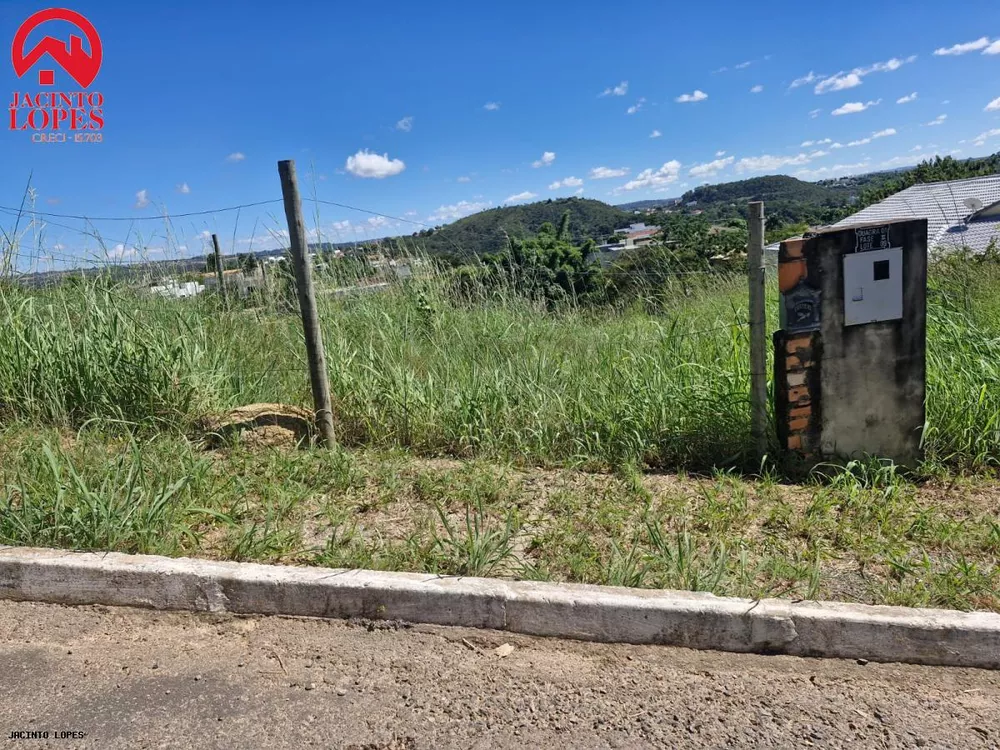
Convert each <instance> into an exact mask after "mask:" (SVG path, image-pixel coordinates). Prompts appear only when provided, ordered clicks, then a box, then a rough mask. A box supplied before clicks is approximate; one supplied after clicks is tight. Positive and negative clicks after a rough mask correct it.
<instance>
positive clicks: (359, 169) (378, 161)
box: [345, 149, 406, 180]
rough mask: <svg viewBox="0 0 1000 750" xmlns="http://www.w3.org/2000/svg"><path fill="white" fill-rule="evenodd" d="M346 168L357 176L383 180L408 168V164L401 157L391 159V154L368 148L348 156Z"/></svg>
mask: <svg viewBox="0 0 1000 750" xmlns="http://www.w3.org/2000/svg"><path fill="white" fill-rule="evenodd" d="M345 169H347V171H348V172H350V173H351V174H353V175H355V176H356V177H371V178H374V179H376V180H381V179H382V178H384V177H392V176H393V175H397V174H399V173H400V172H402V171H403V170H404V169H406V165H405V164H404V163H403V162H402V161H401V160H399V159H390V158H389V154H373V153H371V152H370V151H369V150H368V149H362V150H360V151H358V153H356V154H354V156H348V157H347V163H346V165H345Z"/></svg>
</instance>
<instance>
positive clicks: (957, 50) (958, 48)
mask: <svg viewBox="0 0 1000 750" xmlns="http://www.w3.org/2000/svg"><path fill="white" fill-rule="evenodd" d="M991 46H992V45H991V44H990V39H989V37H986V36H983V37H980V38H979V39H976V40H975V41H974V42H965V43H963V44H955V45H952V46H951V47H940V48H939V49H936V50H934V54H935V55H965V54H967V53H969V52H976V51H977V50H981V49H986V48H987V47H991ZM990 54H993V53H990Z"/></svg>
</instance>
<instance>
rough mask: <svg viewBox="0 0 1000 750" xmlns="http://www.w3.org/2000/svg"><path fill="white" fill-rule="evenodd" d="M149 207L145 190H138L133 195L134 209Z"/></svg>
mask: <svg viewBox="0 0 1000 750" xmlns="http://www.w3.org/2000/svg"><path fill="white" fill-rule="evenodd" d="M148 205H149V194H148V191H146V190H140V191H139V192H138V193H136V194H135V207H136V208H145V207H146V206H148Z"/></svg>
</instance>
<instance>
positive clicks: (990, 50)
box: [983, 39, 1000, 55]
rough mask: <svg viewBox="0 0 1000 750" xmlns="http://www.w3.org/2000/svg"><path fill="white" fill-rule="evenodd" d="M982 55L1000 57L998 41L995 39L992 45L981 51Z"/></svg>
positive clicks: (999, 43)
mask: <svg viewBox="0 0 1000 750" xmlns="http://www.w3.org/2000/svg"><path fill="white" fill-rule="evenodd" d="M983 54H984V55H1000V39H997V40H996V41H995V42H993V44H991V45H990V46H989V47H987V48H986V49H984V50H983Z"/></svg>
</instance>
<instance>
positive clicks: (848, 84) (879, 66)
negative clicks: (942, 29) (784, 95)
mask: <svg viewBox="0 0 1000 750" xmlns="http://www.w3.org/2000/svg"><path fill="white" fill-rule="evenodd" d="M916 59H917V56H916V55H910V56H909V57H907V58H906V59H905V60H900V59H899V58H898V57H893V58H892V59H890V60H886V61H885V62H877V63H872V64H871V65H869V66H868V67H865V68H855V69H854V70H852V71H850V72H849V73H844V72H843V71H841V72H840V73H837V74H836V75H832V76H830V77H828V78H825V79H824V80H822V81H820V82H819V83H818V84H816V88H815V91H816V93H817V94H827V93H829V92H831V91H844V90H845V89H852V88H854V87H855V86H860V85H861V79H862V78H864V77H865V76H867V75H870V74H872V73H891V72H892V71H894V70H899V69H900V68H901V67H903V66H904V65H906V64H907V63H911V62H913V61H914V60H916Z"/></svg>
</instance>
